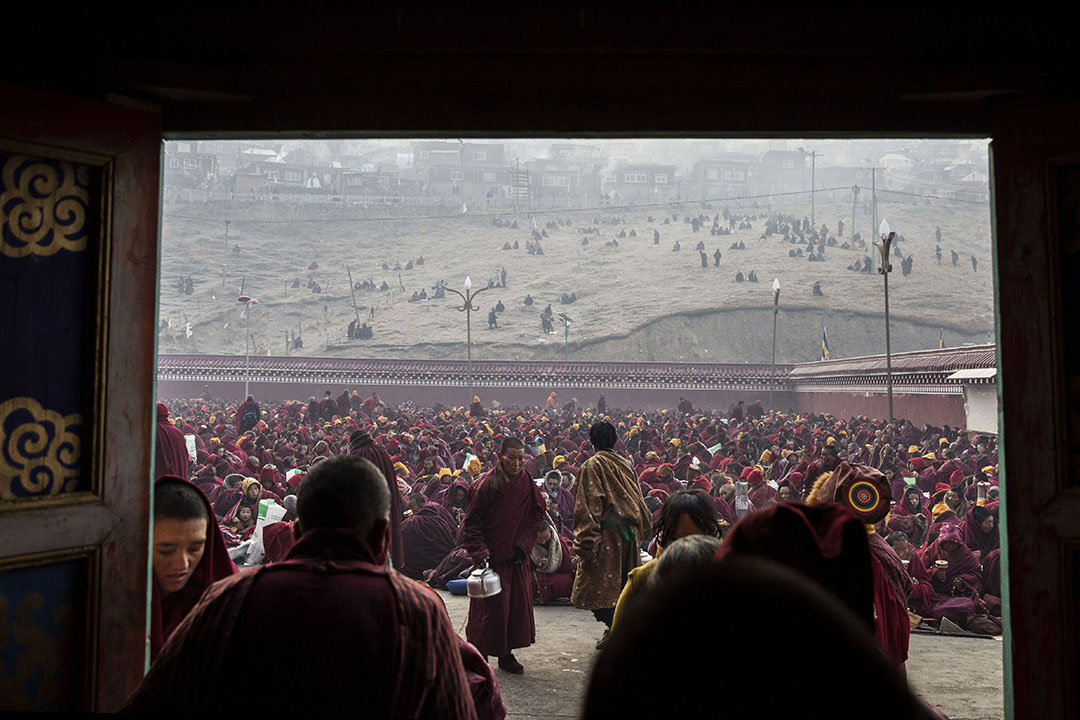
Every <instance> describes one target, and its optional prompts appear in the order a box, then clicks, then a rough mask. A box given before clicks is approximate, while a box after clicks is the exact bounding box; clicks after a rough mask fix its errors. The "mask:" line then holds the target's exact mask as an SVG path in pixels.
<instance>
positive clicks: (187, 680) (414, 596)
mask: <svg viewBox="0 0 1080 720" xmlns="http://www.w3.org/2000/svg"><path fill="white" fill-rule="evenodd" d="M297 512H298V516H299V517H298V519H297V523H298V527H297V534H299V539H298V540H297V542H296V544H295V545H294V546H293V547H292V549H291V550H290V551H289V553H288V555H287V556H286V559H285V560H284V561H282V562H277V563H274V564H273V565H269V566H264V567H261V568H258V569H255V570H252V571H250V572H245V573H243V574H237V575H234V576H232V578H231V579H230V580H229V581H227V582H221V583H217V584H215V585H214V586H213V589H212V590H210V591H208V592H206V593H205V594H204V595H203V596H202V598H201V600H199V603H198V605H197V606H196V607H195V608H194V609H193V610H192V612H191V615H190V616H189V617H188V619H187V621H186V622H185V623H184V625H183V627H182V628H181V629H180V630H179V631H178V632H175V633H174V634H173V636H172V637H171V638H170V640H169V642H168V643H167V644H166V646H165V647H164V649H163V650H162V652H161V654H160V655H159V656H158V659H157V661H156V662H155V663H154V665H153V666H152V667H151V668H150V672H149V674H148V675H147V676H146V677H145V678H144V679H143V681H142V683H141V684H140V686H139V688H138V689H137V690H136V691H135V693H134V695H133V696H132V697H131V698H130V699H129V701H128V703H127V705H126V707H125V708H124V709H125V710H126V711H129V712H139V713H148V712H156V713H163V712H166V711H168V712H174V713H183V714H196V713H198V714H206V713H210V712H213V713H222V714H228V715H236V714H242V713H248V712H250V709H251V698H250V697H249V695H248V694H246V693H238V692H237V686H236V679H235V677H234V676H233V675H234V674H233V673H232V672H230V669H233V668H237V667H241V666H242V665H243V664H244V663H246V662H249V661H250V659H251V653H252V649H253V648H258V654H259V660H260V662H265V663H266V665H265V667H277V668H282V667H289V668H290V670H289V684H290V685H291V686H292V687H295V688H302V689H303V692H295V693H280V694H275V696H274V700H273V707H274V711H275V712H281V713H285V714H290V715H300V714H316V713H317V714H320V715H345V714H356V712H357V708H363V710H364V713H363V714H366V715H369V716H371V717H440V718H441V717H447V718H451V717H453V718H467V719H468V718H475V717H476V708H475V705H474V697H475V698H477V701H479V699H480V698H481V697H486V698H487V699H488V700H487V701H488V702H491V703H492V705H491V707H489V708H488V712H495V711H496V710H497V709H501V701H498V703H497V706H496V702H495V701H496V699H497V697H498V696H497V694H496V693H495V692H494V688H493V687H492V682H491V676H490V674H489V673H487V672H485V671H483V669H482V668H479V664H478V665H477V667H476V670H477V671H479V672H478V673H477V674H476V677H475V678H470V677H469V676H468V675H467V674H466V670H465V668H464V667H463V660H462V658H463V657H466V658H468V659H469V660H468V661H470V662H471V660H472V659H475V651H474V650H472V649H471V648H468V647H467V646H466V645H465V644H463V643H462V642H461V640H460V638H459V637H458V635H457V633H455V632H454V628H453V626H452V624H451V622H450V618H449V616H448V615H447V613H446V608H445V606H444V605H443V603H442V601H441V599H440V598H439V597H438V596H437V595H435V594H434V593H433V592H431V590H430V589H427V588H425V587H424V586H423V585H421V584H419V583H415V582H414V581H412V580H409V579H408V578H406V577H405V576H403V575H401V574H400V573H396V572H394V571H388V570H386V568H385V567H384V564H385V561H386V553H387V545H388V538H389V513H390V492H389V489H388V488H387V486H386V481H385V480H384V479H383V477H382V475H381V474H380V473H379V472H378V469H377V468H376V467H375V466H374V465H372V464H371V463H370V462H368V461H366V460H363V459H361V458H357V457H352V456H337V457H333V458H330V459H329V460H326V461H324V462H321V463H319V464H318V465H317V466H316V467H314V468H313V469H312V470H311V472H310V473H308V475H307V478H306V479H305V481H304V483H303V485H302V486H301V488H300V495H299V499H298V505H297ZM328 558H329V559H332V562H327V559H328ZM358 597H362V598H363V612H357V605H356V599H357V598H358ZM281 618H291V619H292V621H291V622H286V623H283V622H281ZM267 628H272V629H273V632H274V641H273V642H264V640H265V633H266V632H267ZM316 640H317V641H318V643H319V647H321V648H322V651H321V652H317V653H311V654H309V655H307V656H306V657H305V660H304V662H302V663H296V662H295V653H296V652H297V648H302V647H308V646H310V643H312V642H313V641H316ZM356 678H364V682H360V683H358V682H355V679H356ZM470 680H474V682H475V685H474V687H473V689H472V690H471V689H470ZM481 687H483V688H484V692H480V689H481ZM504 712H505V711H504ZM485 715H487V712H486V713H485Z"/></svg>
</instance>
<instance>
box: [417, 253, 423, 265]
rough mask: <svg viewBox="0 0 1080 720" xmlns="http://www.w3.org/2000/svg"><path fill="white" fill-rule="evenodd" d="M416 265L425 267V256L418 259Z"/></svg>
mask: <svg viewBox="0 0 1080 720" xmlns="http://www.w3.org/2000/svg"><path fill="white" fill-rule="evenodd" d="M416 264H417V265H423V264H424V256H423V255H421V256H420V257H418V258H416Z"/></svg>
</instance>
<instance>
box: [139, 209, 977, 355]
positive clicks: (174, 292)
mask: <svg viewBox="0 0 1080 720" xmlns="http://www.w3.org/2000/svg"><path fill="white" fill-rule="evenodd" d="M823 195H824V193H823ZM823 200H824V201H823ZM927 202H929V203H930V204H927ZM730 209H731V211H732V212H733V213H735V214H742V213H745V214H747V215H749V214H758V218H759V219H757V220H750V222H751V225H752V228H751V229H748V230H736V231H735V232H734V234H733V235H730V236H712V235H711V234H710V232H709V228H710V226H711V225H708V224H707V225H706V226H705V228H703V229H702V230H701V231H699V232H697V233H694V232H693V231H692V229H691V225H690V224H689V223H685V222H683V220H684V218H685V217H686V216H688V215H689V216H696V215H698V214H707V215H709V216H710V217H712V216H713V215H715V214H717V213H722V211H723V206H721V205H720V204H719V203H716V202H714V203H712V206H711V207H710V208H708V209H703V208H702V206H701V204H700V203H687V204H685V205H683V206H672V207H668V206H664V207H650V208H616V209H613V208H605V209H603V210H567V211H557V212H544V213H538V214H537V215H536V216H535V217H536V220H537V225H538V227H539V228H543V227H544V225H545V223H546V222H547V221H549V220H564V221H565V220H570V222H571V223H572V224H571V225H569V226H565V225H564V226H561V227H558V228H556V229H548V230H547V232H548V234H549V237H547V238H544V239H543V241H542V244H543V249H544V254H543V255H530V254H528V253H527V252H526V250H525V245H526V242H527V241H528V240H529V239H530V222H529V219H528V214H527V213H525V212H521V213H519V214H517V215H512V214H506V213H503V214H500V215H498V217H499V218H500V219H501V220H503V221H504V222H506V223H509V222H510V221H511V220H516V221H517V223H518V229H516V230H514V229H510V228H508V227H495V226H494V225H493V220H494V218H495V215H494V214H493V213H491V214H488V213H489V211H486V210H483V209H481V210H479V211H477V213H476V214H474V213H473V212H470V213H469V214H468V215H450V216H443V217H415V218H395V219H389V218H385V217H380V216H379V215H375V213H385V210H376V209H374V208H373V209H369V210H366V211H365V210H364V209H363V208H360V207H359V206H356V207H342V206H340V205H335V206H331V205H327V204H296V203H294V202H281V203H280V204H278V203H267V202H264V203H254V202H253V203H246V202H235V203H224V202H219V203H198V202H186V203H185V202H179V203H178V202H170V203H167V204H166V206H165V209H164V213H163V222H162V236H163V239H162V243H163V247H162V261H161V265H162V274H161V293H160V314H161V319H162V320H168V322H169V323H170V327H168V328H166V329H165V330H164V331H163V332H161V333H160V335H159V347H158V349H159V352H163V353H180V352H197V353H237V354H243V352H244V322H245V321H244V319H243V315H242V313H243V310H244V306H243V304H241V303H238V302H237V301H236V297H237V295H238V294H239V293H238V290H239V288H240V286H241V283H242V284H243V292H244V293H245V294H248V295H251V296H252V297H255V298H257V299H258V300H259V305H258V306H256V307H255V308H254V312H253V313H252V317H251V335H252V338H253V342H254V345H253V352H256V353H259V354H267V353H270V354H274V355H280V354H285V352H286V347H285V335H286V331H289V332H292V333H295V332H296V331H298V330H299V331H300V332H301V336H302V338H303V342H304V347H303V349H302V350H292V351H291V354H294V355H295V354H301V355H319V356H325V355H331V356H366V357H418V358H423V357H460V356H462V355H463V352H464V348H463V347H462V346H463V344H464V340H465V318H464V313H461V312H457V311H456V310H455V309H454V308H455V307H461V304H462V303H461V301H460V299H458V298H457V296H455V295H453V294H450V293H447V297H446V299H441V300H429V301H426V302H418V303H410V302H407V299H408V298H409V296H411V295H412V293H413V292H418V291H419V290H421V289H424V288H426V289H427V292H428V294H429V295H430V294H432V287H433V286H434V285H435V283H436V282H437V281H438V280H446V282H447V283H448V285H449V286H450V287H453V288H458V289H463V287H462V284H463V282H464V278H465V276H466V275H469V276H471V277H472V280H473V284H474V290H475V289H477V288H481V287H484V286H485V285H486V284H487V282H488V280H489V279H492V280H494V279H497V278H498V274H499V272H500V271H501V270H502V269H503V268H505V269H506V272H507V287H506V288H505V289H502V288H495V289H491V290H486V291H485V292H483V293H482V294H481V295H480V296H479V297H478V298H477V300H476V304H477V306H478V307H479V308H480V310H479V311H478V312H474V313H473V318H472V328H473V343H474V357H484V358H517V359H530V358H534V359H543V358H556V357H562V355H563V352H564V350H563V329H562V326H561V324H557V325H556V332H555V334H550V335H546V336H545V335H544V334H543V333H542V332H541V327H540V321H539V314H540V311H541V310H543V308H544V307H545V306H546V305H547V304H548V303H551V304H552V308H553V310H554V311H555V312H556V313H558V312H560V311H565V312H566V313H567V314H568V315H569V316H570V317H571V318H573V321H574V322H573V324H572V325H571V328H570V357H571V359H577V360H614V359H634V360H715V361H725V362H739V361H746V362H767V361H768V359H769V353H770V352H771V330H772V327H771V320H772V318H771V315H772V312H771V306H772V292H771V289H770V286H771V282H772V279H773V278H774V277H776V278H778V279H779V280H780V283H781V287H782V290H781V296H780V315H779V322H778V326H779V333H778V334H779V340H778V353H777V360H778V361H782V362H787V361H801V360H811V359H816V357H817V353H818V348H819V347H820V337H821V327H822V325H827V326H828V327H829V341H830V346H831V348H832V350H833V355H834V357H844V356H853V355H864V354H873V353H878V352H882V351H883V350H884V336H883V327H884V320H883V309H884V301H883V297H882V295H883V293H882V278H881V276H880V275H878V274H877V273H874V274H859V273H854V272H852V271H849V270H847V269H846V268H847V266H848V265H849V264H851V263H853V262H855V261H856V260H858V259H861V258H862V257H863V255H864V253H862V252H859V251H854V250H843V249H841V248H840V247H831V248H828V249H827V251H826V258H827V260H826V262H822V263H817V262H815V263H811V262H808V261H807V260H806V259H805V258H791V257H789V256H788V253H789V251H790V250H791V249H793V248H794V247H798V246H793V245H789V244H786V243H784V242H783V236H782V235H780V236H776V235H774V236H773V237H771V238H769V239H768V241H766V242H759V241H758V240H759V238H760V236H761V234H762V231H763V229H764V215H765V212H766V210H765V209H764V208H757V209H751V208H741V209H740V208H736V207H734V206H730ZM426 212H429V213H433V212H434V211H432V210H427V211H426ZM772 212H774V213H784V214H794V215H797V216H799V217H801V216H803V215H806V216H808V215H809V214H810V208H809V204H808V203H807V204H793V205H788V206H773V208H772ZM878 212H879V218H880V217H886V218H888V220H889V223H890V225H891V226H892V228H893V230H894V231H896V232H897V234H898V235H903V236H905V238H906V239H905V241H904V242H903V243H901V244H900V247H901V250H902V251H903V253H904V254H905V255H909V254H910V255H912V256H913V257H914V267H913V272H912V274H911V275H910V276H908V277H904V276H903V274H902V273H901V271H900V264H899V259H898V258H893V267H894V271H893V273H892V274H891V275H890V293H889V296H890V314H891V316H892V321H893V322H892V328H893V340H894V349H895V350H898V351H899V350H912V349H919V348H926V347H936V345H937V341H938V333H939V328H943V329H944V335H945V342H946V344H947V345H958V344H960V343H962V342H975V343H981V342H985V341H986V332H987V331H988V330H992V329H993V327H994V316H993V277H992V267H991V258H990V222H989V208H988V207H986V206H982V205H971V204H960V203H951V202H948V201H944V200H932V201H921V200H920V201H918V202H917V203H915V204H912V203H888V202H884V201H882V200H879V203H878ZM665 213H666V217H668V218H671V217H672V214H673V213H674V214H677V215H678V220H673V221H672V222H671V224H668V225H663V224H662V222H663V219H664V217H665ZM650 214H651V215H652V216H653V218H654V221H653V222H651V223H650V222H648V216H649V215H650ZM816 215H817V217H816V221H817V224H818V226H819V227H820V225H821V224H822V223H825V224H827V225H828V226H829V227H830V229H831V230H833V231H834V232H835V228H836V224H837V221H838V220H840V219H842V218H843V219H844V220H845V224H846V225H847V226H848V227H847V228H846V229H845V233H844V239H847V238H848V237H849V236H850V215H851V206H850V205H849V204H847V203H845V202H828V201H827V199H824V198H820V197H819V200H818V203H817V212H816ZM601 217H604V218H612V217H618V218H625V220H626V222H625V224H618V225H612V224H595V223H594V220H596V219H597V218H601ZM225 219H229V220H230V225H229V240H228V242H229V246H230V249H229V251H228V252H226V251H225V239H224V230H225V225H224V220H225ZM721 220H722V218H721ZM870 224H871V222H870V218H869V217H868V216H866V215H864V214H863V212H862V209H861V208H860V212H859V214H858V215H857V216H856V230H858V231H860V232H863V233H864V234H865V232H866V231H867V230H868V229H869V227H870ZM588 226H592V227H596V228H597V229H598V230H599V232H598V233H592V234H589V235H588V237H589V245H588V246H587V247H583V246H582V244H581V241H582V238H583V237H584V235H583V234H582V233H581V230H582V229H583V228H585V227H588ZM935 227H940V228H941V231H942V243H941V245H942V249H943V258H942V264H941V265H940V266H939V265H938V263H937V260H936V259H935V256H934V246H935V244H936V241H935V235H934V230H935ZM624 229H625V230H626V232H627V234H629V232H630V230H631V229H634V230H636V232H637V237H635V238H623V239H620V240H619V247H617V248H616V247H612V246H609V245H605V243H606V242H608V241H610V240H611V239H612V238H614V237H615V236H616V235H618V233H619V232H620V231H622V230H624ZM654 229H656V230H659V232H660V235H661V240H660V244H659V245H654V244H653V239H652V238H653V230H654ZM515 240H516V241H517V242H518V243H519V246H520V249H518V250H507V251H504V250H501V249H500V248H501V247H502V246H503V244H504V243H505V242H510V243H511V244H512V243H513V242H514V241H515ZM676 240H678V241H679V242H680V244H681V246H682V249H681V251H679V252H673V251H672V245H673V243H674V242H675V241H676ZM699 240H702V241H704V243H705V247H706V252H707V253H708V255H709V267H708V268H702V267H701V260H700V255H699V253H698V252H697V251H695V249H694V246H695V245H696V243H697V242H698V241H699ZM740 240H741V241H742V242H744V243H745V245H746V249H745V250H741V251H736V250H729V246H730V245H731V244H732V243H733V242H737V241H740ZM232 246H237V247H239V252H234V251H233V248H232ZM717 248H719V249H720V251H721V253H722V255H723V257H722V259H721V261H720V266H719V267H714V265H713V258H712V254H713V252H714V251H715V250H716V249H717ZM953 249H955V250H956V251H957V252H958V253H959V256H960V262H959V264H958V266H957V267H953V266H952V263H951V260H950V250H953ZM972 254H974V255H975V256H976V259H977V261H978V271H977V272H973V271H972V267H971V260H970V258H971V255H972ZM420 256H423V258H424V260H425V263H424V264H423V265H416V266H414V268H413V269H412V270H408V271H405V270H402V271H401V273H400V282H401V284H402V285H404V288H405V290H404V292H402V291H401V289H400V288H401V286H400V285H399V278H398V273H397V272H394V271H393V270H390V271H384V270H383V269H382V265H383V263H384V262H385V263H387V264H388V266H389V267H390V268H393V267H394V265H395V264H397V263H400V264H401V266H402V267H403V268H404V267H405V266H406V264H407V263H408V261H409V260H414V261H415V260H416V259H417V258H419V257H420ZM313 262H315V263H318V269H316V270H313V271H311V270H308V267H309V266H310V265H311V264H312V263H313ZM347 268H349V269H351V270H352V275H353V279H354V280H355V281H357V282H359V281H361V280H364V279H369V280H371V281H373V282H374V283H375V284H376V286H378V285H381V284H382V282H383V281H386V282H387V284H388V285H389V286H390V288H391V289H392V290H391V291H390V292H378V291H372V292H362V291H358V292H357V293H356V301H357V303H358V305H359V306H360V314H361V317H362V318H363V319H365V320H366V319H367V317H368V313H369V308H370V307H371V306H374V308H375V320H374V323H373V328H374V337H373V339H371V340H356V341H351V342H350V341H349V340H348V339H347V338H346V328H347V326H348V324H349V322H350V320H351V319H352V318H353V317H354V311H353V306H352V300H351V297H350V293H349V281H348V274H347ZM740 270H741V271H742V272H743V273H744V274H746V273H748V272H749V271H750V270H754V271H755V272H756V273H757V275H758V277H759V279H760V282H758V283H749V282H743V283H737V282H736V281H735V274H736V272H737V271H740ZM181 275H184V276H187V275H190V276H191V277H192V281H193V283H192V285H193V293H192V294H191V295H186V294H183V293H181V292H180V291H179V289H178V285H177V279H178V278H179V277H180V276H181ZM294 279H298V280H299V281H300V287H299V288H297V289H293V288H292V287H291V284H292V282H293V281H294ZM309 280H312V281H314V282H317V283H318V284H319V285H320V286H321V288H322V293H319V294H316V293H313V292H311V290H309V289H308V288H307V287H306V285H307V283H308V282H309ZM815 281H820V282H821V287H822V290H823V293H824V297H814V296H812V293H811V289H812V286H813V284H814V282H815ZM563 293H576V295H577V302H576V303H574V304H572V305H565V306H564V305H561V304H560V303H559V298H560V296H561V295H562V294H563ZM527 294H528V295H531V296H532V297H533V299H534V301H535V302H534V305H533V306H532V307H528V308H527V307H525V306H524V305H523V302H522V301H523V299H524V298H525V296H526V295H527ZM455 300H457V302H456V304H455V302H454V301H455ZM498 301H502V302H503V303H504V305H505V307H506V310H505V312H503V313H501V314H500V315H499V320H498V324H499V327H498V329H492V330H489V329H488V321H487V316H488V310H489V309H491V308H492V307H493V306H494V305H495V303H496V302H498ZM185 321H190V322H191V324H192V337H191V338H190V339H187V338H185V337H184V332H183V329H184V323H185ZM556 323H558V320H556Z"/></svg>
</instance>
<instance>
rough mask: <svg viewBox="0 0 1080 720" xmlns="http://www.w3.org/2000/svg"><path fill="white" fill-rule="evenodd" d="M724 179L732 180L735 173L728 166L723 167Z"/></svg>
mask: <svg viewBox="0 0 1080 720" xmlns="http://www.w3.org/2000/svg"><path fill="white" fill-rule="evenodd" d="M724 179H725V180H734V179H735V173H734V172H733V171H732V170H731V169H730V168H724Z"/></svg>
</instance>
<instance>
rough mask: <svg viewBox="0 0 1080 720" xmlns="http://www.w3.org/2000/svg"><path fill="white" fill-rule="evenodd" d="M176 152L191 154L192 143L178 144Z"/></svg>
mask: <svg viewBox="0 0 1080 720" xmlns="http://www.w3.org/2000/svg"><path fill="white" fill-rule="evenodd" d="M176 152H180V153H189V152H191V143H176Z"/></svg>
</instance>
